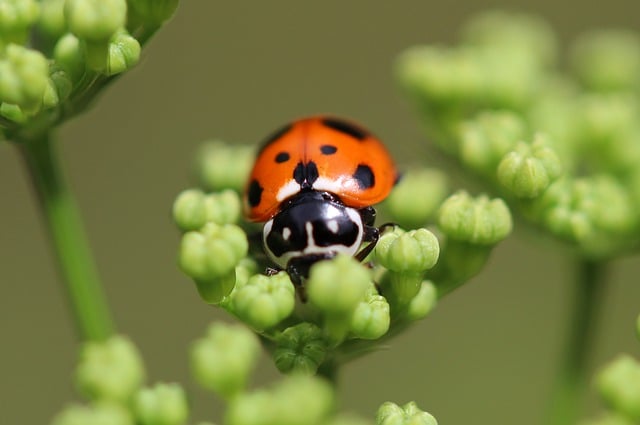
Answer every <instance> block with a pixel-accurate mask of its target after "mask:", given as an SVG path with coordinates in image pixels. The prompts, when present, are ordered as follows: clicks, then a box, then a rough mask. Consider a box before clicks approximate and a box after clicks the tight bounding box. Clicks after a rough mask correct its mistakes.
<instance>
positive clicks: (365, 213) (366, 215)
mask: <svg viewBox="0 0 640 425" xmlns="http://www.w3.org/2000/svg"><path fill="white" fill-rule="evenodd" d="M358 213H359V214H360V217H361V218H362V223H363V224H364V225H365V226H373V223H375V222H376V215H377V213H376V209H375V208H373V207H364V208H360V209H359V210H358Z"/></svg>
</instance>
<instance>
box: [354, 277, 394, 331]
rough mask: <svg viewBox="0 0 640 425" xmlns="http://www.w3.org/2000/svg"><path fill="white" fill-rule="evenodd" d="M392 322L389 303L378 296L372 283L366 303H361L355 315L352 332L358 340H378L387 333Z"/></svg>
mask: <svg viewBox="0 0 640 425" xmlns="http://www.w3.org/2000/svg"><path fill="white" fill-rule="evenodd" d="M390 322H391V317H390V313H389V303H388V302H387V300H386V298H385V297H383V296H382V295H380V294H378V291H377V289H376V287H375V285H373V283H372V284H371V285H370V286H369V290H368V292H367V295H366V297H365V299H364V301H362V302H360V304H359V305H358V307H357V308H356V311H355V313H353V317H352V318H351V328H350V331H351V333H352V334H353V335H354V336H356V337H357V338H362V339H378V338H380V337H381V336H382V335H384V334H386V333H387V331H388V330H389V323H390Z"/></svg>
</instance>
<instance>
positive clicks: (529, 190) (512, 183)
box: [498, 134, 562, 198]
mask: <svg viewBox="0 0 640 425" xmlns="http://www.w3.org/2000/svg"><path fill="white" fill-rule="evenodd" d="M561 172H562V164H561V163H560V159H559V158H558V155H556V153H555V151H554V150H553V149H552V148H551V147H550V146H549V144H548V143H547V142H546V140H545V137H544V136H542V135H540V134H538V135H537V136H536V138H535V140H534V142H533V144H531V145H528V144H526V143H522V142H521V143H518V145H517V146H516V148H515V150H514V151H512V152H509V153H508V154H507V155H505V157H504V159H503V160H502V161H501V162H500V165H499V166H498V181H499V182H500V184H501V185H502V186H503V187H504V188H506V189H507V190H509V191H510V192H511V193H513V194H514V195H515V196H516V197H518V198H535V197H537V196H539V195H540V194H541V193H542V192H543V191H544V190H546V189H547V188H548V187H549V185H550V184H551V183H552V182H553V181H555V180H556V179H557V178H558V177H559V176H560V174H561Z"/></svg>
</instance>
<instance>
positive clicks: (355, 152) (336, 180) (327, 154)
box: [245, 116, 398, 221]
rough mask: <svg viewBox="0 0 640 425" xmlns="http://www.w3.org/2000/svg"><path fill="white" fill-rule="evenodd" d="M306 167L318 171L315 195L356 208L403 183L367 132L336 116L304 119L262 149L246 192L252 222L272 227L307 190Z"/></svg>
mask: <svg viewBox="0 0 640 425" xmlns="http://www.w3.org/2000/svg"><path fill="white" fill-rule="evenodd" d="M312 163H313V164H312ZM300 167H303V168H304V167H306V168H309V169H312V170H313V172H310V174H313V176H312V178H311V179H310V180H309V182H310V184H311V189H313V190H318V191H326V192H331V193H333V194H334V195H336V196H337V197H338V198H339V199H340V200H341V201H342V202H343V203H344V204H345V205H347V206H349V207H354V208H362V207H366V206H370V205H373V204H376V203H378V202H380V201H382V200H383V199H384V198H386V197H387V195H388V194H389V192H390V191H391V189H392V188H393V186H394V184H395V182H396V181H397V178H398V172H397V169H396V167H395V165H394V162H393V160H392V158H391V155H390V154H389V152H388V151H387V149H386V148H385V146H384V145H383V144H382V142H381V141H380V140H378V139H377V138H376V137H375V136H373V135H372V134H371V133H370V132H369V131H367V130H365V129H364V128H363V127H361V126H359V125H357V124H355V123H353V122H351V121H346V120H343V119H339V118H335V117H330V116H317V117H311V118H305V119H300V120H297V121H295V122H293V123H291V124H288V125H286V126H284V127H283V128H281V129H280V130H278V131H277V132H276V133H274V134H273V135H272V136H271V137H269V138H268V139H267V140H266V141H265V142H264V144H263V146H262V148H261V149H260V151H259V153H258V155H257V158H256V161H255V164H254V167H253V170H252V171H251V175H250V177H249V180H248V184H247V189H246V191H245V215H246V216H247V218H248V219H249V220H251V221H267V220H269V219H270V218H271V217H273V216H274V215H275V214H277V212H278V211H279V209H280V206H281V205H282V203H283V202H284V201H285V200H286V199H287V198H289V197H291V196H293V195H295V194H296V193H298V192H299V191H300V190H301V184H300V177H299V175H296V172H297V171H296V170H297V169H298V171H299V170H300V169H301V168H300ZM296 177H298V179H296Z"/></svg>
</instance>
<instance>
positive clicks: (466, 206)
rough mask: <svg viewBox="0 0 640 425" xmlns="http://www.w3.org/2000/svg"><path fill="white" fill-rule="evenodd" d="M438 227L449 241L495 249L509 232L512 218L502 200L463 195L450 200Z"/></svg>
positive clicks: (442, 209) (442, 211) (454, 196)
mask: <svg viewBox="0 0 640 425" xmlns="http://www.w3.org/2000/svg"><path fill="white" fill-rule="evenodd" d="M438 222H439V226H440V228H441V229H442V231H443V232H444V233H445V234H446V235H447V236H449V237H450V238H452V239H457V240H459V241H465V242H469V243H472V244H477V245H494V244H496V243H498V242H500V241H501V240H502V239H504V238H506V237H507V235H508V234H509V233H510V232H511V227H512V223H511V214H510V212H509V208H508V207H507V205H506V204H505V203H504V201H503V200H502V199H499V198H497V199H489V198H488V197H487V196H484V195H481V196H478V197H477V198H472V197H471V196H469V194H468V193H467V192H465V191H459V192H457V193H455V194H454V195H452V196H450V197H449V198H448V199H447V200H446V201H444V203H443V204H442V206H441V207H440V213H439V220H438Z"/></svg>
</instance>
